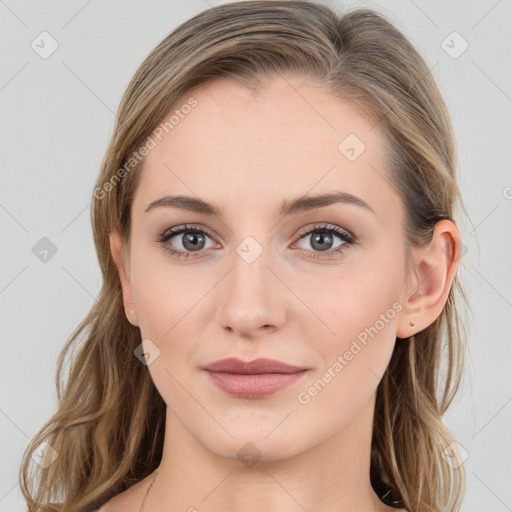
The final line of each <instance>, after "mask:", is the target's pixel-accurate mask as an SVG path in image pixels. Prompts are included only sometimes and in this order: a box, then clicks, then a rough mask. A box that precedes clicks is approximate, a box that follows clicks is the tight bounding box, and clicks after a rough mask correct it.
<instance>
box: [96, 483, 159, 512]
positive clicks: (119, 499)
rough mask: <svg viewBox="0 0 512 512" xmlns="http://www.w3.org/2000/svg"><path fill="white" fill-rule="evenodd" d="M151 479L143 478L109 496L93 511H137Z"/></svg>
mask: <svg viewBox="0 0 512 512" xmlns="http://www.w3.org/2000/svg"><path fill="white" fill-rule="evenodd" d="M150 483H151V481H150V479H149V477H148V478H144V480H141V481H140V482H137V483H136V484H134V485H132V486H131V487H129V488H128V489H126V490H125V491H123V492H121V493H119V494H117V495H116V496H114V497H113V498H110V499H109V500H108V501H107V502H106V503H104V504H103V505H102V506H101V507H100V508H98V509H96V510H94V511H93V512H139V509H140V505H141V504H142V500H143V499H144V496H145V494H146V492H147V490H148V488H149V485H150Z"/></svg>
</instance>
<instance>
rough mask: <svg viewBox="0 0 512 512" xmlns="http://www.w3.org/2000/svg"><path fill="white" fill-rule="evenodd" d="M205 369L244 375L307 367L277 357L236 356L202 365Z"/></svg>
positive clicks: (287, 371) (293, 370) (294, 370)
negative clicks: (252, 358)
mask: <svg viewBox="0 0 512 512" xmlns="http://www.w3.org/2000/svg"><path fill="white" fill-rule="evenodd" d="M204 369H205V370H208V371H211V372H226V373H238V374H245V375H251V374H252V375H258V374H262V373H297V372H300V371H303V370H307V368H300V367H298V366H293V365H290V364H287V363H284V362H283V361H278V360H277V359H267V358H259V359H255V360H254V361H248V362H246V361H242V360H241V359H237V358H236V357H228V358H226V359H219V360H218V361H214V362H213V363H211V364H209V365H207V366H204Z"/></svg>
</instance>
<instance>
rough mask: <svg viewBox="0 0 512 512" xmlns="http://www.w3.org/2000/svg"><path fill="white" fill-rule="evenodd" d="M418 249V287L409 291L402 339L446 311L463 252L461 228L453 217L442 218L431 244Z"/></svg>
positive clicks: (399, 333) (401, 324)
mask: <svg viewBox="0 0 512 512" xmlns="http://www.w3.org/2000/svg"><path fill="white" fill-rule="evenodd" d="M414 252H415V254H414V260H415V265H414V268H413V269H412V271H413V272H414V277H413V279H411V281H412V282H413V283H414V287H413V288H412V290H411V289H410V290H406V294H405V299H404V302H403V304H404V307H403V311H402V315H401V317H400V320H399V323H398V326H397V337H398V338H409V337H410V336H412V335H414V334H416V333H417V332H419V331H421V330H423V329H425V328H427V327H428V326H429V325H431V324H432V323H433V322H434V321H435V320H436V318H438V316H439V315H440V314H441V313H442V311H443V308H444V306H445V304H446V301H447V299H448V294H449V293H450V288H451V286H452V282H453V279H454V277H455V273H456V271H457V268H458V265H459V261H460V257H461V254H462V241H461V237H460V234H459V231H458V229H457V227H456V226H455V224H454V223H453V222H452V221H450V220H446V219H445V220H442V221H439V222H438V223H437V224H436V225H435V227H434V230H433V234H432V239H431V241H430V243H429V245H428V246H427V247H425V248H417V249H415V250H414ZM411 323H412V324H413V325H411Z"/></svg>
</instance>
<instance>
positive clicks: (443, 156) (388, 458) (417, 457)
mask: <svg viewBox="0 0 512 512" xmlns="http://www.w3.org/2000/svg"><path fill="white" fill-rule="evenodd" d="M286 74H288V75H300V76H306V77H311V78H313V79H315V81H316V82H318V83H319V84H323V85H325V87H326V88H327V89H326V90H328V91H329V92H330V93H332V94H333V95H335V96H337V97H340V98H344V99H345V100H348V101H350V102H351V104H352V105H353V106H354V107H356V108H358V109H360V111H361V112H362V113H364V114H366V115H368V116H369V117H370V118H371V119H373V120H374V122H375V125H379V128H380V129H381V130H382V133H384V134H385V137H386V140H387V144H388V145H387V147H388V148H389V153H390V157H389V159H387V162H386V164H387V173H388V175H389V178H390V181H391V183H392V185H393V186H394V187H396V190H397V191H398V192H399V194H400V197H401V200H402V205H403V211H404V216H403V218H404V233H405V240H406V249H408V250H410V248H411V247H413V246H424V245H425V244H426V243H428V242H429V241H430V240H431V236H432V233H433V229H434V226H435V223H436V222H437V221H439V220H441V219H450V220H452V221H453V222H455V219H454V209H455V207H456V203H458V204H459V205H460V207H461V208H462V209H463V210H464V212H465V209H464V205H463V203H462V199H461V197H460V191H459V189H458V186H457V183H456V148H455V137H454V134H453V129H452V124H451V120H450V116H449V113H448V111H447V108H446V105H445V103H444V101H443V98H442V96H441V93H440V91H439V89H438V87H437V85H436V82H435V80H434V78H433V77H432V75H431V73H430V70H429V68H428V66H427V65H426V63H425V61H424V60H423V58H422V57H421V56H420V54H419V53H418V52H417V50H416V49H415V48H414V47H413V45H412V44H411V43H410V42H409V41H408V40H407V38H406V37H404V35H403V34H402V33H401V32H400V31H399V30H398V29H397V28H396V27H395V26H394V25H393V24H392V23H391V22H390V21H388V20H387V19H386V18H385V17H384V16H383V15H381V14H378V13H376V12H374V11H372V10H369V9H366V8H357V9H351V10H348V11H347V12H344V13H343V14H339V13H336V12H334V11H333V10H332V9H330V8H329V7H327V6H325V5H317V4H312V3H310V2H308V1H294V0H291V1H290V0H284V1H241V2H234V3H228V4H223V5H219V6H216V7H213V8H210V9H207V10H205V11H203V12H201V13H199V14H197V15H196V16H194V17H192V18H191V19H189V20H187V21H186V22H184V23H182V24H181V25H180V26H178V28H176V29H175V30H174V31H172V32H171V33H170V34H169V35H168V36H167V37H165V39H163V41H161V42H160V43H159V44H158V45H157V46H156V48H154V49H153V50H152V51H151V53H150V54H149V55H148V57H147V58H146V59H145V60H144V61H143V63H142V64H141V65H140V67H139V69H138V70H137V71H136V73H135V75H134V76H133V78H132V80H131V81H130V83H129V85H128V88H127V90H126V92H125V94H124V96H123V98H122V101H121V104H120V106H119V109H118V113H117V117H116V121H115V125H114V131H113V135H112V137H111V140H110V143H109V146H108V148H107V150H106V153H105V155H104V158H103V161H102V164H101V169H100V172H99V175H98V178H97V182H96V184H95V189H94V193H93V194H92V199H91V221H92V226H93V231H94V243H95V247H96V251H97V254H98V260H99V264H100V267H101V272H102V275H103V283H102V288H101V291H100V293H99V297H98V298H97V301H96V303H95V304H94V305H93V306H92V308H91V310H90V311H89V313H88V314H87V316H86V317H85V318H84V320H83V321H82V322H81V323H80V324H79V325H78V327H77V328H76V329H75V331H74V332H73V333H72V335H71V336H70V338H69V340H68V341H67V342H66V344H65V346H64V347H63V349H62V351H61V353H60V355H59V359H58V362H57V375H56V387H57V397H58V408H57V411H56V412H55V413H54V414H53V416H52V417H51V418H50V419H49V420H48V421H47V423H45V424H44V426H43V427H41V429H40V430H39V432H38V433H37V434H36V435H35V437H34V438H33V439H32V440H31V442H30V443H29V445H28V446H27V448H26V450H25V453H24V455H23V461H22V465H21V467H20V486H21V490H22V493H23V495H24V497H25V499H26V501H27V505H28V507H29V510H30V511H33V512H50V511H65V512H84V511H90V510H94V509H95V508H96V507H99V506H101V505H102V504H103V503H105V502H106V501H108V500H109V499H110V498H111V497H113V496H114V495H116V494H118V493H120V492H122V491H124V490H125V489H127V488H128V487H130V486H131V485H133V484H134V483H136V482H138V481H140V480H142V479H143V478H145V477H146V476H148V475H149V474H150V473H151V472H153V471H154V470H155V469H156V468H157V467H158V466H159V464H160V461H161V458H162V450H163V442H164V426H165V412H166V405H165V403H164V401H163V399H162V397H161V396H160V394H159V393H158V392H157V390H156V388H155V386H154V384H153V382H152V380H151V377H150V373H149V372H148V370H147V367H146V366H145V365H143V364H140V361H139V360H138V359H137V358H136V357H135V356H134V350H135V348H136V347H137V346H138V345H139V344H140V343H141V333H140V330H139V328H138V327H134V326H133V325H131V324H130V323H129V322H128V320H127V318H126V315H125V310H124V306H123V299H122V292H121V285H120V279H119V274H118V269H117V267H116V265H115V263H114V260H113V258H112V254H111V252H110V245H109V233H110V232H111V231H112V230H114V229H119V231H120V233H121V236H122V239H123V241H124V242H125V243H123V246H125V245H127V242H128V241H129V237H130V207H131V204H132V200H133V197H134V194H135V191H136V189H137V184H138V180H139V177H140V171H141V166H142V165H143V163H144V158H135V156H134V155H139V156H140V153H141V151H140V148H142V146H144V144H147V143H148V141H149V139H148V137H151V135H152V133H153V132H154V130H155V129H156V128H157V127H158V126H160V125H161V123H162V122H163V120H164V119H165V118H166V116H167V115H168V114H169V112H170V111H171V109H172V108H173V106H174V105H176V104H177V102H178V101H179V100H180V99H181V98H183V97H186V95H187V94H190V93H191V92H192V91H193V89H194V88H195V87H198V86H200V85H202V84H204V83H206V82H208V81H212V80H215V79H217V78H227V79H231V80H234V81H235V82H236V83H239V84H242V85H244V86H246V87H248V88H250V89H252V90H258V89H259V88H261V87H263V86H264V85H265V83H268V80H270V79H272V78H275V77H278V76H285V75H286ZM457 292H458V293H459V295H460V296H461V297H462V298H463V300H464V302H465V303H466V304H467V300H466V298H465V296H464V292H463V289H462V287H461V284H460V280H459V279H458V277H457V276H456V277H455V279H454V282H453V283H452V287H451V289H450V293H449V296H448V299H447V302H446V304H445V307H444V309H443V311H442V313H441V314H440V316H439V317H438V318H437V319H436V320H435V321H434V322H433V323H432V324H431V325H430V326H428V327H427V328H425V329H423V330H422V331H420V332H419V333H417V334H416V335H414V336H412V337H411V338H408V339H407V340H397V342H396V343H395V348H394V351H393V354H392V357H391V361H390V364H389V366H388V368H387V370H386V372H385V374H384V376H383V377H382V380H381V382H380V383H379V386H378V389H377V397H376V406H375V417H374V426H373V437H372V457H371V470H370V478H371V483H372V486H373V488H374V490H375V492H376V493H377V494H378V495H379V497H380V498H381V500H382V501H383V502H384V503H386V504H388V505H390V506H393V507H396V508H398V507H403V508H406V509H407V510H409V511H414V512H440V511H442V510H443V511H444V510H450V511H458V510H459V509H460V506H461V503H462V499H463V495H464V491H465V473H464V469H463V465H458V466H457V465H454V464H448V463H447V462H446V461H445V460H444V459H445V456H444V454H445V453H446V451H447V450H452V449H453V445H452V443H453V441H454V438H453V437H452V435H451V433H450V431H449V430H448V429H447V427H446V426H445V424H444V422H443V418H442V417H443V415H444V413H445V411H446V410H447V408H448V407H449V405H450V403H451V402H452V400H453V398H454V396H455V394H456V393H457V390H458V388H459V387H460V382H461V377H462V370H463V362H464V354H465V344H464V340H465V333H464V332H463V331H464V329H463V326H462V325H461V322H460V315H458V313H457V309H456V304H455V294H456V293H457ZM66 362H67V363H68V366H69V367H68V371H67V373H66V375H64V374H65V371H64V366H65V364H66ZM66 376H67V378H65V377H66ZM43 442H47V443H48V444H49V445H50V446H51V447H52V448H53V449H54V450H56V452H57V454H58V456H57V458H56V460H55V461H53V463H52V464H50V465H49V466H48V467H44V468H43V467H41V466H40V465H36V464H34V463H33V462H32V461H31V458H32V454H33V453H34V452H35V450H37V449H38V448H39V447H40V446H41V443H43ZM455 446H456V445H455ZM52 453H53V452H52ZM452 466H457V467H452Z"/></svg>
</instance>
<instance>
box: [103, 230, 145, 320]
mask: <svg viewBox="0 0 512 512" xmlns="http://www.w3.org/2000/svg"><path fill="white" fill-rule="evenodd" d="M109 239H110V252H111V253H112V259H113V260H114V263H115V265H116V267H117V271H118V274H119V279H120V281H121V288H122V292H123V303H124V309H125V314H126V318H127V319H128V321H129V322H130V323H131V324H132V325H134V326H138V323H137V314H136V310H135V306H134V304H133V295H132V289H131V284H130V281H129V279H127V271H128V268H125V265H124V263H123V256H122V253H123V251H122V248H123V242H122V239H121V234H120V233H119V230H117V229H116V230H114V231H112V232H111V233H110V235H109Z"/></svg>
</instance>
